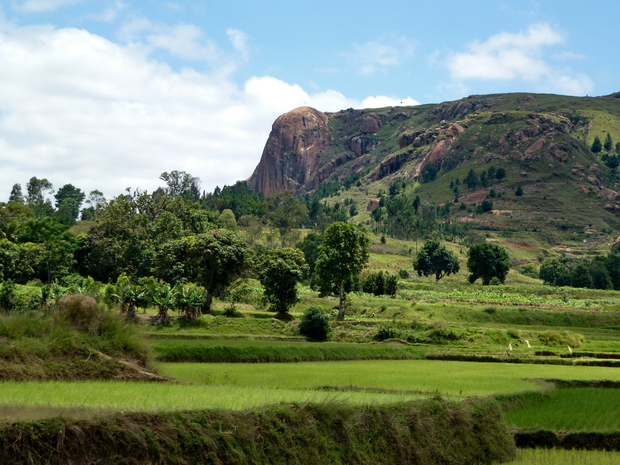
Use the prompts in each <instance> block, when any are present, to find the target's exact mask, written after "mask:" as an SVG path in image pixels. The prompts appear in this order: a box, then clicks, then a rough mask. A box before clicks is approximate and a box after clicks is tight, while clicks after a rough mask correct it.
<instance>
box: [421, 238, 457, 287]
mask: <svg viewBox="0 0 620 465" xmlns="http://www.w3.org/2000/svg"><path fill="white" fill-rule="evenodd" d="M413 269H414V270H416V271H417V272H418V275H419V276H422V275H424V276H430V275H435V280H436V281H439V280H440V279H441V278H443V277H444V276H449V275H451V274H453V273H458V272H459V270H460V265H459V259H458V258H457V256H456V255H455V254H454V253H452V252H450V251H449V250H448V249H447V248H446V246H445V245H441V242H439V241H438V240H430V241H426V242H425V243H424V246H423V247H422V249H421V250H420V252H419V253H418V256H417V258H416V260H415V261H414V262H413Z"/></svg>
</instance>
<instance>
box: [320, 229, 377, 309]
mask: <svg viewBox="0 0 620 465" xmlns="http://www.w3.org/2000/svg"><path fill="white" fill-rule="evenodd" d="M369 247H370V238H369V237H368V235H367V234H366V232H365V231H364V230H363V229H361V228H360V227H358V226H356V225H354V224H349V223H342V222H337V223H333V224H332V225H331V226H330V227H329V228H327V230H326V231H325V234H324V235H323V244H322V245H321V246H320V247H319V258H318V259H317V262H316V274H317V278H318V281H319V282H320V285H321V287H323V288H324V289H325V288H330V287H333V286H334V285H336V286H338V288H339V293H340V310H339V312H338V318H340V319H342V318H344V298H345V296H344V281H345V280H347V279H351V278H352V277H354V276H356V275H358V274H359V273H360V272H361V271H362V269H363V268H364V267H365V266H366V263H367V262H368V249H369Z"/></svg>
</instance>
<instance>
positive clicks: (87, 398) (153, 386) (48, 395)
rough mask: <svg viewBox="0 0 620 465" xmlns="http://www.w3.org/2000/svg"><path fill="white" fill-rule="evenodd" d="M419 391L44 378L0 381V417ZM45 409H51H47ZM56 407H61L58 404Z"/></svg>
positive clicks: (352, 399) (356, 400) (376, 400)
mask: <svg viewBox="0 0 620 465" xmlns="http://www.w3.org/2000/svg"><path fill="white" fill-rule="evenodd" d="M422 397H425V396H421V395H419V394H403V393H377V392H363V391H362V392H333V391H316V390H308V389H292V388H288V389H287V388H277V387H271V388H270V387H258V386H234V385H219V386H218V385H213V386H205V385H196V384H173V383H139V382H120V381H84V382H65V381H46V382H34V381H33V382H11V381H8V382H3V383H0V399H2V400H1V404H0V419H1V418H7V419H11V420H16V419H21V418H33V417H37V412H40V414H41V416H42V417H45V416H48V415H49V413H50V411H51V412H55V411H58V410H55V409H58V408H60V409H76V408H80V409H93V410H92V412H93V413H94V414H96V413H97V412H110V411H119V410H121V411H171V410H200V409H223V410H249V409H254V408H258V407H263V406H265V405H272V404H279V403H283V402H284V403H310V402H311V403H330V402H332V403H346V404H354V405H378V404H393V403H399V402H406V401H410V400H414V399H419V398H422ZM50 409H51V410H50ZM60 411H61V413H62V410H60Z"/></svg>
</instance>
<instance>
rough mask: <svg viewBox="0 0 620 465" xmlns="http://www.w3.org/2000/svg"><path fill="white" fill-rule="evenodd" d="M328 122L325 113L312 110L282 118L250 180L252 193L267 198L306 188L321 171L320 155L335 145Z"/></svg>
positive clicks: (299, 109) (299, 110) (301, 110)
mask: <svg viewBox="0 0 620 465" xmlns="http://www.w3.org/2000/svg"><path fill="white" fill-rule="evenodd" d="M327 121H328V118H327V115H326V114H325V113H322V112H320V111H318V110H315V109H314V108H310V107H300V108H296V109H295V110H292V111H289V112H288V113H285V114H283V115H282V116H280V117H279V118H278V119H277V120H276V121H275V123H273V127H272V129H271V133H270V134H269V138H268V139H267V144H266V145H265V149H264V150H263V155H262V157H261V160H260V162H259V164H258V166H257V167H256V169H255V170H254V173H253V174H252V176H251V177H250V179H249V180H248V186H249V188H250V190H252V191H253V192H262V193H263V194H264V195H265V196H266V197H268V196H270V195H271V194H273V193H275V192H280V191H283V190H293V191H297V190H298V189H299V187H300V186H303V185H304V184H306V183H307V182H308V181H309V180H310V179H311V178H312V177H313V175H314V174H315V173H316V172H317V171H318V169H319V164H320V160H321V158H320V157H321V153H322V152H323V151H324V150H325V149H326V148H327V147H328V146H329V145H330V144H331V142H332V136H331V133H330V130H329V127H328V124H327Z"/></svg>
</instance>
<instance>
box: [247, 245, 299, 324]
mask: <svg viewBox="0 0 620 465" xmlns="http://www.w3.org/2000/svg"><path fill="white" fill-rule="evenodd" d="M307 271H308V265H306V261H305V260H304V253H303V252H302V251H301V250H299V249H271V250H269V251H267V252H266V253H264V254H263V255H262V256H261V257H260V259H259V263H258V269H257V274H258V279H259V280H260V282H261V284H262V285H263V287H264V289H265V290H264V292H263V295H264V297H265V300H266V301H267V302H269V304H270V305H271V310H272V311H274V312H276V313H279V314H285V313H288V310H289V309H290V308H291V307H292V306H293V305H295V304H296V303H297V302H298V301H299V297H298V295H297V283H298V282H299V281H301V280H302V278H303V277H304V275H305V274H306V273H307Z"/></svg>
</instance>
